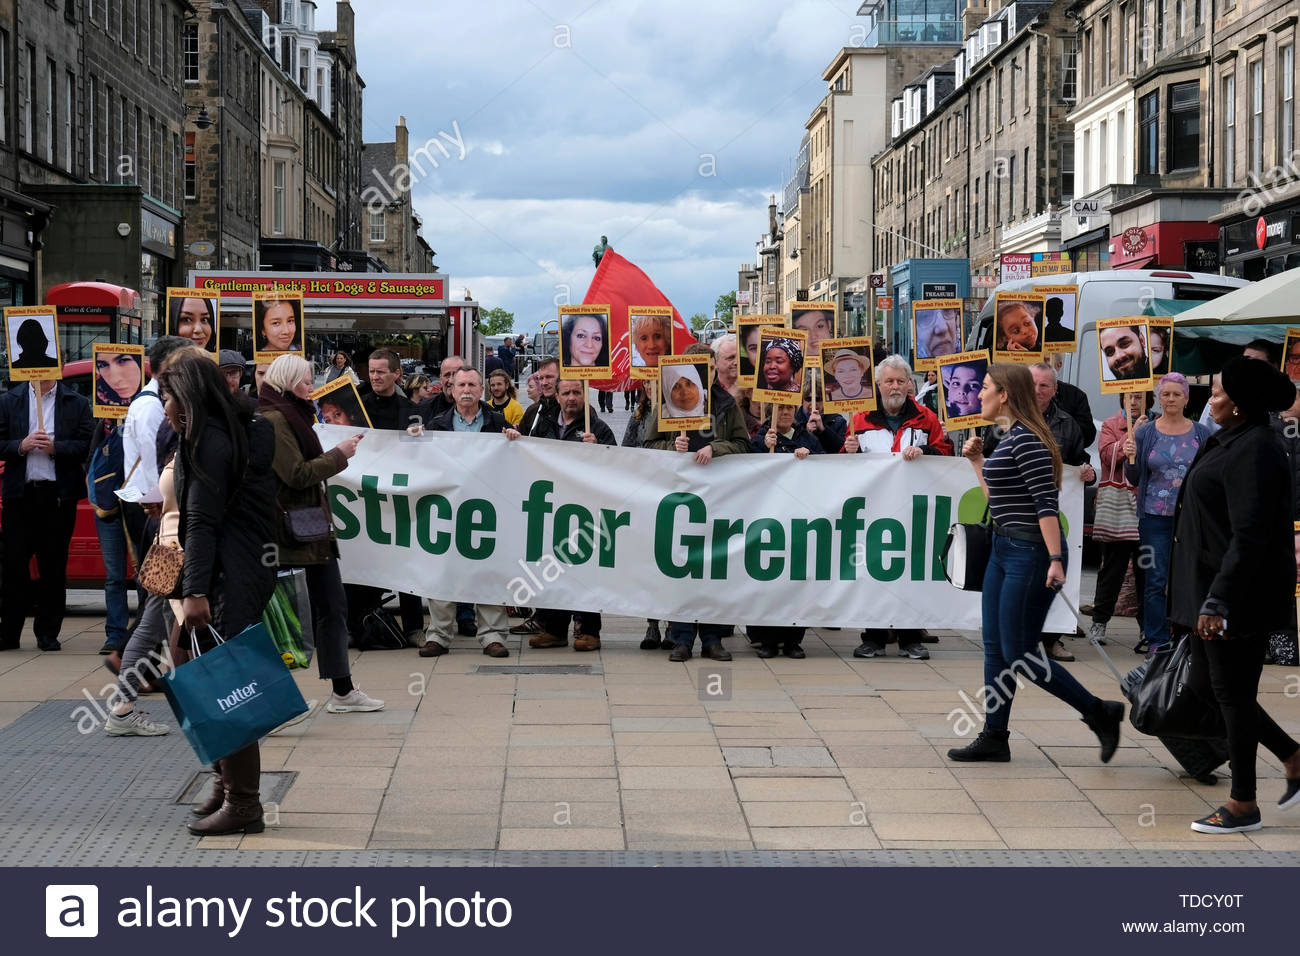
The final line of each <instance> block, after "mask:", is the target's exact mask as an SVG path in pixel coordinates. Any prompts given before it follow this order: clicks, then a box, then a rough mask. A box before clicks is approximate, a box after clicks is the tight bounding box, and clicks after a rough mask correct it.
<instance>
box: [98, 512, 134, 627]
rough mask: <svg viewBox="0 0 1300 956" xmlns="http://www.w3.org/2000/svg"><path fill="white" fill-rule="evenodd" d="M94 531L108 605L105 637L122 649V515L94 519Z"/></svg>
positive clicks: (124, 620) (124, 610)
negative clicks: (101, 561) (102, 566)
mask: <svg viewBox="0 0 1300 956" xmlns="http://www.w3.org/2000/svg"><path fill="white" fill-rule="evenodd" d="M95 534H96V536H98V538H99V553H100V554H102V555H103V557H104V603H105V605H106V606H107V617H106V618H105V620H104V637H105V638H106V640H107V642H108V643H109V644H112V645H113V647H115V648H116V649H117V650H119V651H121V650H123V649H124V648H125V647H126V624H127V617H128V616H129V611H128V609H127V603H126V529H125V528H123V527H122V518H121V516H120V515H119V516H117V517H114V518H111V519H109V520H108V521H105V520H104V519H102V518H98V517H97V518H95Z"/></svg>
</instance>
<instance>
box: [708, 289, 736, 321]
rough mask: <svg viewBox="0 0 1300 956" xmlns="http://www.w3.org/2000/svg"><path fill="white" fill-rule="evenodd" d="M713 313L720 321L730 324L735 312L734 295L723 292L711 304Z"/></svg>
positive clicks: (733, 293)
mask: <svg viewBox="0 0 1300 956" xmlns="http://www.w3.org/2000/svg"><path fill="white" fill-rule="evenodd" d="M713 311H714V312H715V313H717V316H718V318H720V319H721V320H722V321H724V322H730V321H731V317H732V316H733V315H734V314H735V312H736V293H735V292H724V293H723V294H722V295H720V296H718V301H717V302H715V303H713Z"/></svg>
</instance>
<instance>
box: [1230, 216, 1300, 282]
mask: <svg viewBox="0 0 1300 956" xmlns="http://www.w3.org/2000/svg"><path fill="white" fill-rule="evenodd" d="M1219 234H1220V248H1221V252H1222V256H1223V271H1224V274H1225V275H1230V276H1237V277H1238V278H1242V279H1251V280H1255V279H1264V278H1267V277H1268V276H1271V275H1276V274H1277V273H1279V272H1284V271H1285V270H1287V269H1294V268H1296V267H1297V266H1300V201H1296V202H1292V203H1291V204H1290V205H1278V206H1275V207H1273V208H1272V209H1266V210H1264V211H1263V212H1262V213H1260V214H1259V215H1255V216H1250V215H1245V214H1244V213H1243V214H1241V215H1238V216H1236V217H1234V218H1233V219H1231V220H1226V221H1225V222H1223V223H1222V228H1221V229H1220V233H1219Z"/></svg>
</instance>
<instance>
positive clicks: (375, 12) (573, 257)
mask: <svg viewBox="0 0 1300 956" xmlns="http://www.w3.org/2000/svg"><path fill="white" fill-rule="evenodd" d="M858 6H859V0H747V2H739V0H656V2H653V3H651V2H641V0H490V2H488V0H437V2H426V0H353V7H354V9H355V10H356V14H357V45H358V56H359V60H360V66H361V74H362V78H363V79H364V80H365V82H366V99H365V105H364V109H365V138H366V140H367V141H382V140H392V138H393V126H394V124H395V123H396V121H397V117H398V116H399V115H404V116H405V117H406V122H407V126H408V127H409V128H410V131H411V132H410V138H411V148H412V150H414V149H416V148H418V147H419V146H420V145H421V144H424V143H425V142H426V141H427V140H429V139H432V138H436V137H439V134H440V133H441V134H445V135H444V136H443V137H442V141H443V143H444V144H446V145H447V149H448V151H449V152H450V154H451V155H450V157H444V156H443V155H442V153H441V152H440V151H437V150H432V149H431V153H432V155H433V156H434V157H436V159H437V161H438V168H437V169H430V170H429V175H428V176H427V178H424V179H422V180H421V181H419V182H418V183H417V184H416V185H415V186H414V189H413V192H414V196H415V206H416V210H417V211H418V212H419V213H420V215H421V216H422V217H423V219H424V235H425V237H426V238H427V239H428V240H429V242H430V244H431V245H432V246H433V248H434V249H436V250H437V253H438V256H437V262H438V265H439V268H440V269H441V270H442V271H444V272H446V273H447V274H448V275H449V276H450V277H451V281H452V287H453V289H455V288H463V287H466V286H467V287H468V288H469V289H470V291H471V292H472V294H473V296H474V298H475V299H477V300H478V301H480V302H481V303H483V304H484V306H485V307H492V306H498V305H499V306H502V307H504V308H506V309H508V310H510V311H513V312H514V313H515V327H516V329H517V330H518V331H521V332H532V331H535V330H536V328H537V324H538V322H539V321H541V320H542V319H544V318H549V317H553V316H554V314H555V312H554V303H555V300H556V297H557V296H563V295H565V293H566V290H567V292H568V294H569V295H571V296H572V301H574V302H580V301H581V300H582V296H583V294H584V293H585V292H586V289H587V285H588V283H589V282H590V281H591V277H592V275H593V272H594V268H593V266H592V264H591V248H592V246H593V245H594V244H596V243H597V242H598V241H599V239H600V236H601V235H606V236H608V237H609V241H610V245H611V246H612V247H613V248H615V249H617V250H618V251H619V252H620V253H621V254H622V255H624V256H626V257H627V258H629V259H631V260H632V261H633V262H635V263H637V264H638V265H640V266H641V267H642V268H643V269H645V270H646V272H647V273H648V274H649V275H650V277H651V278H652V279H653V280H654V281H655V282H656V284H657V285H658V286H659V287H660V289H662V290H663V291H664V293H665V294H667V295H668V297H669V298H670V299H671V300H672V302H673V304H674V305H675V306H677V308H678V310H679V311H680V312H681V313H682V314H683V315H684V316H689V315H691V314H692V313H694V312H706V313H710V314H711V313H712V311H713V303H714V300H715V299H716V298H717V296H718V295H719V294H721V293H723V292H725V291H727V290H729V289H733V288H735V284H736V270H737V267H738V266H739V265H740V264H741V263H742V262H745V261H748V260H752V258H753V255H754V241H755V240H756V239H757V238H758V235H759V234H760V233H761V231H762V230H763V228H764V226H765V220H766V215H767V201H768V195H769V194H770V193H773V192H776V193H779V192H780V189H781V186H782V184H783V183H784V181H785V179H786V178H787V176H788V175H789V172H790V166H791V164H792V161H793V158H794V155H795V153H796V152H797V150H798V146H799V138H800V135H801V134H802V132H803V123H804V121H805V120H806V119H807V117H808V114H809V113H810V112H811V110H812V108H813V107H814V106H815V105H816V104H817V102H818V101H819V100H820V98H821V97H822V95H824V93H825V84H824V83H823V82H822V80H821V72H822V70H823V69H824V68H825V67H826V66H827V65H828V64H829V62H830V60H831V59H832V58H833V57H834V55H835V53H836V51H837V50H839V49H840V48H841V47H843V46H845V45H848V44H849V43H850V42H852V41H851V38H852V36H853V31H854V29H855V27H857V28H858V29H860V25H861V23H862V22H863V21H862V20H860V19H859V18H858V17H857V16H856V10H857V7H858ZM333 21H334V13H333V5H332V3H331V2H329V0H320V12H319V14H318V22H317V26H318V28H320V29H329V28H332V26H333ZM448 139H452V140H463V142H464V144H465V148H466V149H465V156H464V158H463V159H461V158H460V151H459V150H458V149H457V148H456V147H455V146H454V145H452V144H451V143H449V142H448ZM702 173H703V174H702ZM710 173H711V175H710Z"/></svg>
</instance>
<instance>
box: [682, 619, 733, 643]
mask: <svg viewBox="0 0 1300 956" xmlns="http://www.w3.org/2000/svg"><path fill="white" fill-rule="evenodd" d="M697 629H698V630H699V634H700V647H702V648H703V647H708V646H709V645H714V646H716V645H718V644H721V643H722V635H723V634H725V633H726V631H727V625H725V624H695V623H693V622H690V621H687V622H682V621H669V622H668V639H669V640H670V641H672V642H673V643H674V644H685V645H686V646H687V647H691V646H693V645H694V644H695V632H696V630H697Z"/></svg>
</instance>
